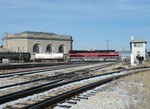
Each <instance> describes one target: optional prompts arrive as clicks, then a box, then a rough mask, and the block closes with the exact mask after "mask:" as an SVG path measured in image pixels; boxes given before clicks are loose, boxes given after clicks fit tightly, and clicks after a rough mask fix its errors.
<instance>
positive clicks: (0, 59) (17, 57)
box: [0, 52, 31, 62]
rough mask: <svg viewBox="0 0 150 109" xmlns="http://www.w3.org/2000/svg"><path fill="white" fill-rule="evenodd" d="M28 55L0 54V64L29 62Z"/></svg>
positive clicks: (20, 53)
mask: <svg viewBox="0 0 150 109" xmlns="http://www.w3.org/2000/svg"><path fill="white" fill-rule="evenodd" d="M30 57H31V55H30V53H29V52H0V62H3V61H4V60H9V61H10V62H11V61H13V62H16V61H20V60H22V61H25V62H27V61H29V60H30Z"/></svg>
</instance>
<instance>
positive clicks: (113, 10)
mask: <svg viewBox="0 0 150 109" xmlns="http://www.w3.org/2000/svg"><path fill="white" fill-rule="evenodd" d="M23 31H37V32H52V33H56V34H63V35H71V36H72V37H73V40H74V41H73V49H87V50H88V49H91V48H96V49H107V40H108V44H109V49H115V50H123V49H124V50H129V42H130V40H131V36H132V35H133V36H134V37H135V38H141V39H144V40H146V41H148V43H147V48H148V49H150V46H149V41H150V0H0V39H2V37H3V33H4V32H6V33H20V32H23ZM0 45H2V40H0Z"/></svg>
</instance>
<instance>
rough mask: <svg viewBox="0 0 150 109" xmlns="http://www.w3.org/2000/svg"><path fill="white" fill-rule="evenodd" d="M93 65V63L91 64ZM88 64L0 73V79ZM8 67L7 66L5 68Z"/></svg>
mask: <svg viewBox="0 0 150 109" xmlns="http://www.w3.org/2000/svg"><path fill="white" fill-rule="evenodd" d="M93 64H94V63H93ZM87 65H88V63H82V64H69V65H68V64H67V65H66V64H65V65H59V64H57V66H56V65H53V67H52V66H49V68H40V69H29V70H25V71H17V72H16V71H15V72H11V73H1V74H0V78H5V77H12V76H16V75H28V74H34V73H35V74H36V73H40V72H45V71H53V70H60V69H64V68H72V67H79V66H87ZM7 67H9V66H7Z"/></svg>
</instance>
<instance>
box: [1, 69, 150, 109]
mask: <svg viewBox="0 0 150 109" xmlns="http://www.w3.org/2000/svg"><path fill="white" fill-rule="evenodd" d="M103 67H104V66H102V67H101V68H103ZM101 68H96V67H95V68H93V69H91V70H89V69H86V70H87V71H88V72H93V71H95V70H98V69H101ZM143 68H149V67H143ZM139 69H142V67H141V68H139ZM123 70H125V69H123ZM123 70H119V71H117V72H109V73H107V74H101V75H94V76H92V75H90V76H89V77H84V78H80V79H77V78H76V79H74V80H72V81H64V80H63V79H58V80H56V81H53V82H54V83H52V82H50V83H47V85H46V84H43V86H40V87H39V86H38V87H34V88H31V89H28V90H23V91H22V92H21V93H20V92H17V93H16V94H15V93H13V94H10V95H5V96H1V97H0V104H2V106H6V107H7V108H31V109H32V108H38V107H39V109H41V108H45V107H53V106H54V105H56V104H57V103H59V102H62V101H57V102H56V101H54V102H55V103H54V104H51V103H52V102H53V101H51V100H52V99H54V100H56V98H59V97H58V96H60V95H61V96H62V97H64V98H62V100H63V101H64V100H65V99H66V97H65V96H68V97H69V98H70V97H71V95H75V91H77V92H80V93H81V92H82V91H85V89H79V91H78V88H75V89H73V90H67V91H64V92H63V91H61V94H60V91H59V90H58V92H56V93H57V94H56V95H54V96H49V97H48V98H49V99H46V98H45V99H44V100H42V101H40V100H39V101H38V100H37V101H36V102H34V103H33V101H35V100H33V101H32V103H31V102H30V103H20V102H19V103H18V104H20V105H22V106H23V107H13V106H16V105H14V104H13V105H12V106H11V105H10V104H11V103H10V104H9V102H11V101H12V100H16V101H17V99H19V98H23V97H26V96H32V95H33V94H35V93H36V94H41V93H42V92H41V91H49V90H54V89H56V88H58V89H59V87H61V86H64V85H68V84H73V83H74V82H78V81H84V80H87V79H91V78H99V77H102V76H105V75H111V74H120V72H121V71H123ZM131 70H133V69H128V70H126V71H131ZM134 70H135V69H134ZM87 71H86V72H87ZM79 72H81V71H79ZM127 75H128V74H127ZM125 76H126V75H125ZM120 77H121V76H118V77H117V76H116V78H115V77H114V78H111V77H110V78H111V79H108V78H107V79H108V80H107V79H106V80H107V81H108V82H109V81H112V80H114V79H117V78H120ZM106 80H105V79H104V80H103V79H101V80H98V81H95V82H91V83H89V84H87V86H90V87H92V85H94V84H95V83H97V84H101V82H102V81H103V84H106V83H107V82H106ZM87 81H89V80H87ZM84 87H86V85H83V86H81V88H84ZM94 87H95V86H94ZM87 89H90V88H87ZM87 89H86V90H87ZM63 90H64V89H63ZM81 90H82V91H81ZM72 91H73V92H72ZM67 92H69V93H70V95H67ZM64 95H65V96H64ZM27 98H28V97H27ZM29 98H30V97H29ZM31 98H32V97H31ZM31 98H30V99H31ZM24 99H26V98H24ZM33 99H34V97H33ZM42 99H43V98H42ZM50 99H51V100H50ZM67 99H68V98H67ZM48 100H50V101H48ZM45 101H46V102H51V103H48V104H51V105H48V106H47V104H45ZM7 102H8V103H7ZM36 103H37V104H38V106H37V104H36ZM25 104H26V105H25ZM39 104H40V106H39ZM36 106H37V107H36Z"/></svg>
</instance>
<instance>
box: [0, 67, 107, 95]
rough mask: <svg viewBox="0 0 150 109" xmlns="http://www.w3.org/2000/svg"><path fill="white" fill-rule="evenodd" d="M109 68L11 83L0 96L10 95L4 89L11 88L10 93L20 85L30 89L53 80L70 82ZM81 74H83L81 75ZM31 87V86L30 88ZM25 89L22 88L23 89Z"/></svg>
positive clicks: (87, 69) (3, 87) (5, 86)
mask: <svg viewBox="0 0 150 109" xmlns="http://www.w3.org/2000/svg"><path fill="white" fill-rule="evenodd" d="M108 66H110V64H106V65H102V66H96V67H92V68H85V69H82V70H75V71H69V72H67V73H61V74H56V75H53V76H48V77H45V78H38V79H34V80H31V81H25V82H19V83H18V82H17V83H13V84H12V83H11V84H8V85H4V86H1V87H0V89H3V92H1V94H0V95H1V96H2V95H6V94H8V93H10V91H9V90H6V91H5V90H4V89H5V88H11V87H12V88H11V92H12V91H13V89H15V91H16V89H17V88H18V86H19V89H18V91H19V90H21V85H24V86H26V87H27V85H28V87H29V88H30V87H31V86H32V84H35V86H37V85H40V84H42V86H43V84H44V83H45V82H46V83H47V82H49V81H53V80H59V79H66V80H70V79H76V78H83V77H87V76H91V75H92V74H88V73H89V72H92V71H94V70H99V69H102V68H105V67H108ZM81 72H83V73H81ZM32 87H33V86H32ZM24 88H25V87H23V89H24Z"/></svg>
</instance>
